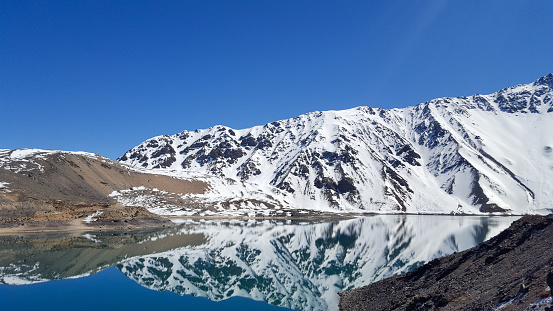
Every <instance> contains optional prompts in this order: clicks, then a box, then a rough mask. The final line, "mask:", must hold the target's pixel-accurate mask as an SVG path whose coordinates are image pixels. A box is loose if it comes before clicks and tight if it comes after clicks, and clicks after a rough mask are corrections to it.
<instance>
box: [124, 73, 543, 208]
mask: <svg viewBox="0 0 553 311" xmlns="http://www.w3.org/2000/svg"><path fill="white" fill-rule="evenodd" d="M552 85H553V74H549V75H547V76H544V77H542V78H540V79H538V80H536V81H535V82H533V83H529V84H520V85H517V86H513V87H508V88H504V89H502V90H499V91H498V92H495V93H492V94H488V95H479V94H476V95H473V96H469V97H455V98H451V97H444V98H438V99H434V100H431V101H427V102H425V103H421V104H418V105H416V106H410V107H406V108H401V109H399V108H395V109H389V110H386V109H381V108H370V107H367V106H361V107H357V108H352V109H347V110H341V111H332V110H331V111H325V112H318V111H317V112H310V113H307V114H303V115H300V116H298V117H296V118H292V119H286V120H279V121H275V122H271V123H268V124H266V125H263V126H255V127H252V128H248V129H241V130H235V129H231V128H229V127H225V126H220V125H219V126H214V127H211V128H208V129H203V130H196V131H183V132H180V133H178V134H175V135H162V136H157V137H154V138H151V139H148V140H146V141H145V142H143V143H142V144H140V145H138V146H136V147H134V148H132V149H131V150H129V151H128V152H126V153H125V154H124V155H123V156H122V157H120V158H119V159H118V160H119V161H121V162H123V163H126V164H129V165H133V166H140V167H143V168H147V169H167V170H172V171H179V172H180V173H185V172H195V173H202V174H207V175H211V176H218V177H222V178H225V179H231V180H234V181H235V182H236V183H240V182H246V183H249V184H250V185H253V187H258V189H259V190H260V192H262V193H264V197H262V198H259V200H261V201H264V200H265V201H266V202H268V201H271V204H273V205H274V204H276V205H280V206H283V207H285V208H290V209H298V208H304V209H312V210H321V211H347V212H379V213H405V212H406V213H468V214H478V213H515V214H544V213H548V212H549V211H551V210H553V205H552V204H551V203H548V202H550V201H551V200H550V196H549V195H548V193H551V192H552V191H551V190H553V186H552V185H551V183H550V182H549V180H551V177H553V155H551V150H553V149H552V146H553V141H552V140H550V139H549V138H548V137H547V135H546V134H544V133H548V132H549V133H551V132H553V127H552V126H551V125H550V124H552V123H553V122H551V121H553V117H552V116H553V114H551V112H553V100H552V98H553V91H552V90H553V86H552ZM246 197H247V195H246ZM254 197H255V196H254ZM236 207H237V208H240V206H239V204H238V205H237V206H236Z"/></svg>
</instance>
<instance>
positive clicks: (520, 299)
mask: <svg viewBox="0 0 553 311" xmlns="http://www.w3.org/2000/svg"><path fill="white" fill-rule="evenodd" d="M551 245H553V215H549V216H527V217H523V218H521V219H520V220H518V221H516V222H514V223H513V224H512V225H511V227H509V228H508V229H507V230H505V231H503V232H501V233H500V234H499V235H497V236H496V237H494V238H492V239H491V240H489V241H487V242H484V243H482V244H480V245H478V246H476V247H474V248H471V249H469V250H466V251H464V252H460V253H456V254H453V255H450V256H447V257H443V258H440V259H435V260H433V261H431V262H429V263H428V264H426V265H424V266H422V267H420V268H419V269H416V270H414V271H411V272H409V273H406V274H403V275H399V276H395V277H391V278H388V279H385V280H382V281H379V282H376V283H373V284H371V285H368V286H365V287H362V288H359V289H354V290H350V291H347V292H343V293H341V294H340V310H552V309H553V297H552V296H551V288H552V287H553V252H552V251H551Z"/></svg>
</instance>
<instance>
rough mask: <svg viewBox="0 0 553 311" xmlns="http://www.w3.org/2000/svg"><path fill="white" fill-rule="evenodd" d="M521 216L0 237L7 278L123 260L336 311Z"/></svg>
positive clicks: (191, 288) (175, 283) (187, 223)
mask: <svg viewBox="0 0 553 311" xmlns="http://www.w3.org/2000/svg"><path fill="white" fill-rule="evenodd" d="M517 218H518V217H478V216H429V215H425V216H420V215H418V216H417V215H387V216H373V217H364V218H358V219H351V220H341V221H319V222H301V221H284V220H263V221H256V220H201V221H200V220H183V223H182V224H180V225H178V226H176V227H171V228H165V229H163V230H150V231H138V232H132V233H129V232H127V233H125V232H95V233H86V234H76V233H58V234H51V235H47V236H44V234H41V235H38V234H37V235H19V236H2V237H0V284H13V285H17V284H29V283H36V282H44V281H48V280H54V279H64V278H71V277H79V276H86V275H90V274H92V273H95V272H98V271H100V270H103V269H106V268H108V267H111V266H116V267H117V268H118V269H119V270H121V271H122V272H123V273H124V274H125V275H126V276H127V277H129V278H130V279H132V280H134V281H136V282H137V283H139V284H140V285H142V286H144V287H147V288H150V289H153V290H157V291H171V292H175V293H178V294H180V295H193V296H198V297H205V298H208V299H210V300H214V301H219V300H224V299H227V298H230V297H233V296H241V297H246V298H251V299H254V300H263V301H266V302H268V303H270V304H273V305H276V306H282V307H287V308H291V309H296V310H336V309H337V308H338V295H337V293H338V292H341V291H344V290H348V289H351V288H355V287H360V286H364V285H367V284H369V283H372V282H374V281H377V280H380V279H382V278H386V277H389V276H391V275H394V274H398V273H404V272H407V271H409V270H412V269H414V268H416V267H418V266H420V265H422V264H424V263H426V262H428V261H430V260H432V259H434V258H436V257H441V256H444V255H448V254H451V253H453V252H458V251H461V250H464V249H467V248H470V247H472V246H474V245H476V244H478V243H480V242H482V241H484V240H486V239H489V238H490V237H492V236H494V235H495V234H497V233H499V232H500V231H501V230H503V229H505V228H506V227H508V226H509V225H510V224H511V222H513V221H514V220H516V219H517Z"/></svg>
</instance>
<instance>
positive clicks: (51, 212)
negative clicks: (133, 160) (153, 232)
mask: <svg viewBox="0 0 553 311" xmlns="http://www.w3.org/2000/svg"><path fill="white" fill-rule="evenodd" d="M141 186H144V187H146V188H149V189H154V188H157V189H159V190H161V191H166V192H169V193H179V194H185V193H203V192H204V191H205V190H206V189H207V184H206V183H204V182H202V181H197V180H183V179H178V178H174V177H169V176H165V175H156V174H149V173H145V172H140V171H138V170H136V169H134V168H131V167H128V166H126V165H122V164H120V163H118V162H115V161H112V160H110V159H107V158H104V157H102V156H99V155H93V154H88V153H75V152H61V151H46V150H25V149H23V150H21V149H20V150H1V151H0V226H4V227H19V226H21V225H23V224H25V225H29V224H32V223H33V224H34V225H44V224H46V222H53V221H69V220H80V222H82V220H84V219H86V217H87V216H90V215H92V214H94V213H95V212H97V211H99V210H101V211H102V214H101V215H98V216H97V217H96V219H97V220H98V222H94V225H96V226H100V225H102V224H103V225H106V224H110V223H118V222H124V221H125V220H126V221H127V224H128V223H129V221H131V223H133V222H134V224H135V225H144V222H149V223H163V222H164V220H162V218H160V217H159V216H157V215H154V214H151V213H150V212H148V211H147V210H146V209H145V208H143V207H125V206H123V205H121V204H118V203H116V202H115V200H114V199H112V198H110V197H109V196H108V195H109V194H110V193H112V192H113V191H118V190H123V189H129V188H133V187H141ZM36 222H39V223H36Z"/></svg>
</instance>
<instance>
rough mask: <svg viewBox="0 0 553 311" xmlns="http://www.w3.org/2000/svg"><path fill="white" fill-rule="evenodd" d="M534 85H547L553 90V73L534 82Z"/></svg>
mask: <svg viewBox="0 0 553 311" xmlns="http://www.w3.org/2000/svg"><path fill="white" fill-rule="evenodd" d="M534 85H545V86H548V87H550V88H553V73H550V74H548V75H547V76H543V77H541V78H539V79H538V80H536V82H534Z"/></svg>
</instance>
